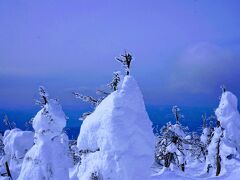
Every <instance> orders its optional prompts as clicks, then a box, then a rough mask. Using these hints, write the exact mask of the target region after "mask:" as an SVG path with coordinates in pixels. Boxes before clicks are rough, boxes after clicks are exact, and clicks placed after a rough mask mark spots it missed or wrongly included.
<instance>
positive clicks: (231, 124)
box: [206, 89, 240, 176]
mask: <svg viewBox="0 0 240 180" xmlns="http://www.w3.org/2000/svg"><path fill="white" fill-rule="evenodd" d="M215 114H216V117H217V127H216V128H214V131H213V133H212V134H213V135H212V140H211V143H210V144H209V146H208V155H207V160H206V171H207V172H210V170H211V169H214V170H215V174H216V176H218V175H219V174H221V173H224V172H225V171H226V165H227V164H229V163H230V162H232V163H233V161H234V159H235V158H236V157H239V151H240V138H239V137H240V131H239V129H240V115H239V112H238V109H237V98H236V96H235V95H234V94H233V93H231V92H229V91H226V89H224V90H223V93H222V96H221V100H220V104H219V107H218V108H217V109H216V111H215Z"/></svg>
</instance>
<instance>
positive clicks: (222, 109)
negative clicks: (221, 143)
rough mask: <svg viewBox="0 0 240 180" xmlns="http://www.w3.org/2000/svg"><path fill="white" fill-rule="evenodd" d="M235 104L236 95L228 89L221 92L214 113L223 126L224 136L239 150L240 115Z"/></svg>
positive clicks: (236, 102) (236, 103) (236, 101)
mask: <svg viewBox="0 0 240 180" xmlns="http://www.w3.org/2000/svg"><path fill="white" fill-rule="evenodd" d="M237 106H238V100H237V97H236V96H235V95H234V94H233V93H231V92H229V91H226V92H223V94H222V97H221V100H220V104H219V107H218V108H217V109H216V111H215V114H216V116H217V119H218V120H219V121H220V123H221V127H222V128H224V138H226V140H227V141H228V142H229V143H231V144H232V145H233V146H235V147H236V148H237V151H238V152H240V138H239V137H240V115H239V112H238V109H237Z"/></svg>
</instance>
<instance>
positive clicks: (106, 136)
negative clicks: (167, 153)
mask: <svg viewBox="0 0 240 180" xmlns="http://www.w3.org/2000/svg"><path fill="white" fill-rule="evenodd" d="M77 146H78V148H79V150H90V151H92V152H90V153H87V154H85V155H84V157H83V159H82V162H81V165H79V167H77V170H76V169H75V174H72V179H74V177H75V178H76V175H77V176H78V178H79V179H80V180H86V179H89V178H90V177H91V176H92V175H93V174H97V176H98V177H99V178H102V179H109V180H139V179H144V180H148V179H149V178H150V167H151V165H152V164H153V159H154V136H153V132H152V127H151V122H150V120H149V117H148V114H147V112H146V109H145V105H144V101H143V97H142V93H141V91H140V89H139V87H138V85H137V82H136V81H135V80H134V78H133V77H131V76H125V77H124V80H123V81H122V82H121V83H120V84H119V87H118V90H117V91H114V92H113V93H111V94H110V95H109V96H108V97H106V98H105V99H104V100H103V101H102V102H101V103H100V104H99V106H98V107H97V108H96V110H95V111H94V112H93V113H92V114H91V115H89V116H88V117H87V118H86V119H85V120H84V121H83V124H82V126H81V131H80V134H79V137H78V142H77Z"/></svg>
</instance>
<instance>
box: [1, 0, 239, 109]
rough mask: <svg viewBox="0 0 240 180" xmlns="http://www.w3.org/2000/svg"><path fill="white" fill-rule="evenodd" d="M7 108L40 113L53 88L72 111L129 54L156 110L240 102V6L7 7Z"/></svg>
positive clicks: (80, 1) (232, 2) (56, 0)
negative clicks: (226, 97) (37, 106)
mask: <svg viewBox="0 0 240 180" xmlns="http://www.w3.org/2000/svg"><path fill="white" fill-rule="evenodd" d="M0 42H1V43H0V83H1V86H0V108H16V107H20V108H23V107H32V106H34V103H33V98H36V97H37V88H38V86H39V85H44V86H46V88H47V89H48V90H49V91H50V95H52V96H53V97H57V98H59V99H61V102H62V103H63V105H64V106H66V107H68V106H71V105H73V106H77V105H78V103H77V101H76V100H75V99H74V98H73V97H72V96H71V91H72V90H79V91H83V92H85V93H91V92H93V91H94V90H95V89H96V88H97V87H101V86H102V85H104V84H105V83H108V82H109V81H110V79H111V77H112V72H113V71H116V70H119V69H120V68H121V66H120V65H119V64H118V63H117V62H116V61H115V60H114V57H116V56H118V55H119V54H121V53H122V52H124V50H129V51H130V52H131V53H132V54H133V55H134V58H135V60H134V62H133V66H132V74H133V75H134V76H135V78H136V79H137V81H138V82H139V85H140V86H141V89H142V91H143V94H144V98H145V100H146V103H147V104H158V105H172V104H178V105H179V106H182V105H191V106H199V105H201V106H202V105H206V106H209V105H213V104H214V105H215V104H216V103H218V97H219V95H220V88H219V87H220V85H221V84H225V85H226V86H227V89H229V90H231V91H232V92H234V93H235V94H237V95H238V96H239V98H240V78H239V77H240V2H239V0H145V1H143V0H131V1H129V0H128V1H127V0H121V1H113V0H109V1H106V0H101V1H99V0H71V1H67V0H64V1H63V0H41V1H31V0H28V1H27V0H19V1H17V0H13V1H0Z"/></svg>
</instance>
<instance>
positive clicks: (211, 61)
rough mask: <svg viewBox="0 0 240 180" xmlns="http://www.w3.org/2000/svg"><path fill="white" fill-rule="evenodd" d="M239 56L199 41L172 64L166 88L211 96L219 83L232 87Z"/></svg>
mask: <svg viewBox="0 0 240 180" xmlns="http://www.w3.org/2000/svg"><path fill="white" fill-rule="evenodd" d="M239 66H240V57H239V56H238V55H237V54H236V53H235V52H233V51H231V50H229V49H227V48H224V47H222V46H219V45H217V44H212V43H209V42H201V43H198V44H195V45H193V46H190V47H188V48H186V49H185V50H184V52H183V53H182V55H181V56H180V58H179V59H178V60H177V61H176V62H175V67H174V71H173V73H172V74H171V76H170V80H169V83H170V89H171V90H173V91H183V92H189V93H192V94H197V93H211V92H212V91H214V90H215V89H216V88H218V87H219V86H220V85H221V84H226V85H227V87H228V86H229V87H236V85H235V83H238V84H240V80H238V77H239V76H240V71H239Z"/></svg>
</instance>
